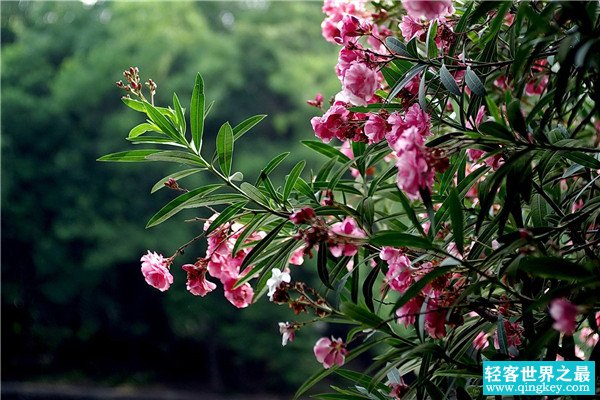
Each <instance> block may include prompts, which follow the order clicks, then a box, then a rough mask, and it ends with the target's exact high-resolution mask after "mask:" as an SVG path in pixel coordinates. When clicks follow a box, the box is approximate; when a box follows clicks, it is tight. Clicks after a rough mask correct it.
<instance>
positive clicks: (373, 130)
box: [364, 114, 388, 143]
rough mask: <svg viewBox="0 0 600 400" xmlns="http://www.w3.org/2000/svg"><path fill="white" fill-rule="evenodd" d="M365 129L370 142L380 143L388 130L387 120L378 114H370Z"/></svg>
mask: <svg viewBox="0 0 600 400" xmlns="http://www.w3.org/2000/svg"><path fill="white" fill-rule="evenodd" d="M364 131H365V136H366V137H368V138H369V143H379V142H381V141H382V140H383V139H384V138H385V135H386V133H387V132H388V126H387V122H386V120H385V119H383V118H382V117H381V116H379V115H378V114H369V119H368V120H367V122H366V123H365V127H364Z"/></svg>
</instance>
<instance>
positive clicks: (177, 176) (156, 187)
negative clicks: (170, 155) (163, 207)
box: [150, 168, 206, 193]
mask: <svg viewBox="0 0 600 400" xmlns="http://www.w3.org/2000/svg"><path fill="white" fill-rule="evenodd" d="M200 171H206V169H205V168H190V169H186V170H183V171H178V172H174V173H172V174H170V175H167V176H165V177H164V178H162V179H160V180H159V181H158V182H156V183H155V184H154V186H152V189H151V190H150V193H155V192H157V191H159V190H160V189H162V188H164V187H165V182H167V181H168V180H169V179H174V180H176V181H178V180H180V179H183V178H185V177H186V176H190V175H192V174H195V173H197V172H200Z"/></svg>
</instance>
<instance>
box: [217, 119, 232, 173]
mask: <svg viewBox="0 0 600 400" xmlns="http://www.w3.org/2000/svg"><path fill="white" fill-rule="evenodd" d="M217 156H218V157H219V166H220V167H221V171H223V174H224V175H225V176H229V174H230V173H231V162H232V157H233V131H232V129H231V125H229V122H225V123H224V124H223V125H222V126H221V128H220V129H219V133H218V134H217Z"/></svg>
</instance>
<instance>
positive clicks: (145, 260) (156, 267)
mask: <svg viewBox="0 0 600 400" xmlns="http://www.w3.org/2000/svg"><path fill="white" fill-rule="evenodd" d="M140 261H141V262H142V274H143V275H144V278H145V279H146V283H147V284H148V285H150V286H153V287H155V288H157V289H158V290H160V291H161V292H164V291H165V290H167V289H168V288H169V287H170V286H171V284H172V283H173V275H171V273H170V272H169V268H168V266H169V261H168V260H165V259H164V258H163V256H162V254H157V253H156V252H154V253H150V250H148V254H145V255H143V256H142V258H141V259H140Z"/></svg>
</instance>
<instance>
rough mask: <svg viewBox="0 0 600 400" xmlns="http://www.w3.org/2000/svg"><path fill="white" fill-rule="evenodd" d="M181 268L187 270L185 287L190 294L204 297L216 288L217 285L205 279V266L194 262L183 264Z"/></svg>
mask: <svg viewBox="0 0 600 400" xmlns="http://www.w3.org/2000/svg"><path fill="white" fill-rule="evenodd" d="M181 268H182V269H183V270H184V271H186V272H187V283H186V288H187V290H189V291H190V293H191V294H193V295H195V296H202V297H204V296H205V295H206V294H207V293H208V292H212V291H213V290H215V289H216V288H217V285H215V284H214V283H212V282H209V281H207V280H206V266H204V267H203V266H201V265H199V263H196V264H185V265H183V266H182V267H181Z"/></svg>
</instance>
